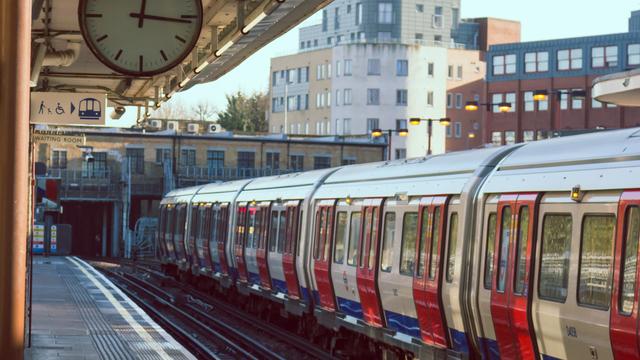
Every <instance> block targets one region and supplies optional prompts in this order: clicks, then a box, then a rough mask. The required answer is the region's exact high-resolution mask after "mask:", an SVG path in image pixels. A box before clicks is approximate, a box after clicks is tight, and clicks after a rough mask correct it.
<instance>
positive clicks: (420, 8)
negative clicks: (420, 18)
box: [416, 4, 424, 13]
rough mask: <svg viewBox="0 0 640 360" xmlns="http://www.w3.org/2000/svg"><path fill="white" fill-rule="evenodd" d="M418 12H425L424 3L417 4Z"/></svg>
mask: <svg viewBox="0 0 640 360" xmlns="http://www.w3.org/2000/svg"><path fill="white" fill-rule="evenodd" d="M416 12H419V13H423V12H424V4H416Z"/></svg>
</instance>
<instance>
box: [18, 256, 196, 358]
mask: <svg viewBox="0 0 640 360" xmlns="http://www.w3.org/2000/svg"><path fill="white" fill-rule="evenodd" d="M33 270H34V277H33V323H32V346H31V348H30V349H26V350H25V359H33V360H36V359H38V360H39V359H114V360H116V359H118V360H119V359H145V360H146V359H148V360H152V359H195V357H194V356H193V355H191V354H190V353H189V352H188V351H187V350H186V349H184V348H183V347H182V346H181V345H180V344H179V343H178V342H177V341H176V340H175V339H173V337H172V336H171V335H169V334H168V333H167V332H166V331H164V330H163V329H162V328H161V327H160V326H159V325H158V324H156V323H155V322H154V321H153V320H152V319H151V318H149V316H147V314H145V313H144V311H142V309H140V308H139V307H138V306H137V305H136V304H135V303H134V302H133V301H132V300H131V299H129V298H128V297H127V296H126V295H125V294H124V293H122V291H120V290H119V289H118V288H117V287H116V286H115V285H113V283H111V281H109V280H108V279H107V278H105V277H104V276H103V275H102V274H101V273H99V272H98V271H97V270H95V269H94V268H93V267H91V266H90V265H89V264H87V263H86V262H84V261H82V260H80V259H78V258H76V257H49V258H43V257H36V258H34V269H33Z"/></svg>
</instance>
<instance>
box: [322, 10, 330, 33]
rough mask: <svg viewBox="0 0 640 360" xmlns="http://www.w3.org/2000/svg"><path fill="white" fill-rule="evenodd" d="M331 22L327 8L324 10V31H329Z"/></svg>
mask: <svg viewBox="0 0 640 360" xmlns="http://www.w3.org/2000/svg"><path fill="white" fill-rule="evenodd" d="M328 23H329V15H328V14H327V9H324V10H322V32H326V31H327V27H328Z"/></svg>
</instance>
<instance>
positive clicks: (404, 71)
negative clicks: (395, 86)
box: [396, 60, 409, 76]
mask: <svg viewBox="0 0 640 360" xmlns="http://www.w3.org/2000/svg"><path fill="white" fill-rule="evenodd" d="M408 75H409V61H408V60H397V61H396V76H408Z"/></svg>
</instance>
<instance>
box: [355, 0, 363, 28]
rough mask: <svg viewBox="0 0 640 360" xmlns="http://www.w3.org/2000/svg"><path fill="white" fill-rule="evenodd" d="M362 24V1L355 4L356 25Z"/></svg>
mask: <svg viewBox="0 0 640 360" xmlns="http://www.w3.org/2000/svg"><path fill="white" fill-rule="evenodd" d="M360 24H362V3H357V4H356V25H360Z"/></svg>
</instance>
